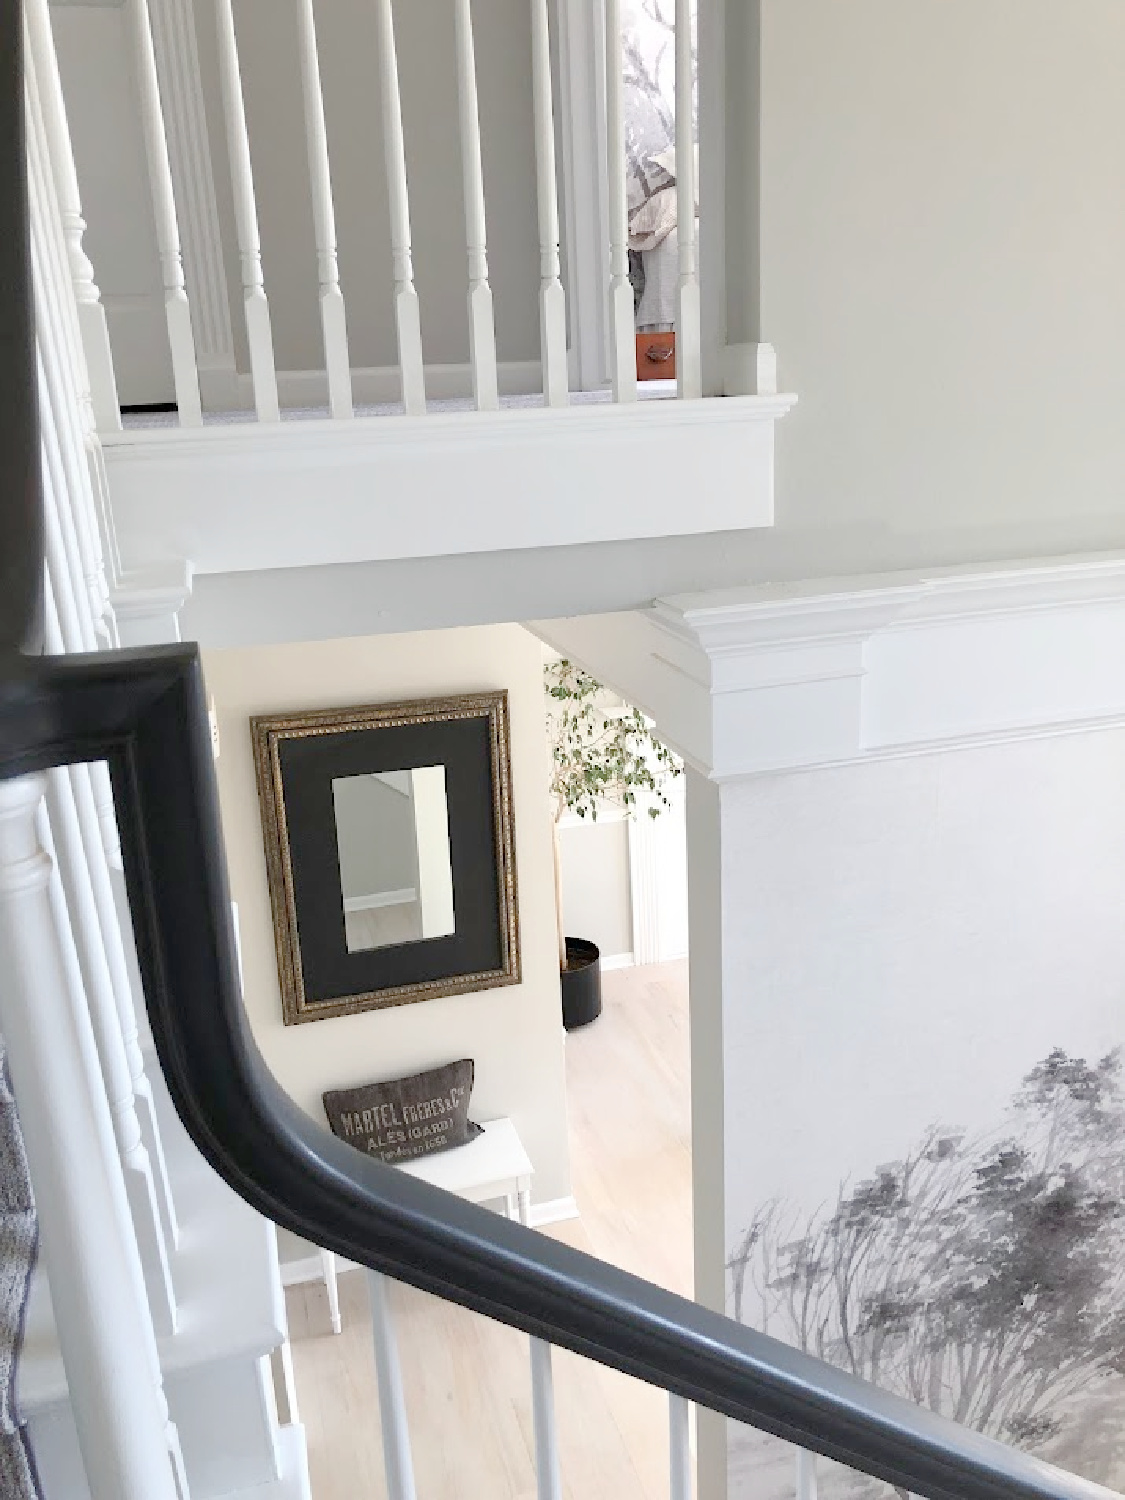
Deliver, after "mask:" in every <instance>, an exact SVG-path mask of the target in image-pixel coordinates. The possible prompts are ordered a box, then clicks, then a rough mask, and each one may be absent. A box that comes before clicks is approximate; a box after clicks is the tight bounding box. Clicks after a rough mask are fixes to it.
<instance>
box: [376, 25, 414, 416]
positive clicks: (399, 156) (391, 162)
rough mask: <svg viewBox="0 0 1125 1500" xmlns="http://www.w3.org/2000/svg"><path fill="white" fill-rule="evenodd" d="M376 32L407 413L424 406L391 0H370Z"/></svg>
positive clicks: (402, 372)
mask: <svg viewBox="0 0 1125 1500" xmlns="http://www.w3.org/2000/svg"><path fill="white" fill-rule="evenodd" d="M375 22H376V27H377V30H378V36H379V71H380V75H381V76H380V80H379V83H380V87H379V97H380V99H381V100H382V105H383V146H384V152H385V156H386V165H387V197H388V201H389V204H390V214H391V255H392V258H393V262H394V283H395V326H396V328H397V330H398V363H399V370H400V372H401V375H402V404H403V406H404V407H405V409H406V410H407V411H408V412H410V413H412V414H415V413H416V414H419V415H420V414H421V413H422V412H424V411H425V410H426V378H425V373H424V370H423V365H422V321H421V314H420V311H419V307H418V293H417V292H416V291H415V289H414V262H413V257H412V255H411V250H410V194H409V191H408V188H407V182H406V144H405V142H404V140H403V135H402V100H401V99H400V97H399V91H398V58H397V56H396V53H395V28H394V18H393V17H392V15H391V0H375Z"/></svg>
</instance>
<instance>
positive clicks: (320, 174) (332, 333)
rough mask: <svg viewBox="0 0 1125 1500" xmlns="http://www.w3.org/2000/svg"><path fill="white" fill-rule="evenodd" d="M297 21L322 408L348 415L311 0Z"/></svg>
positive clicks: (348, 381) (347, 366)
mask: <svg viewBox="0 0 1125 1500" xmlns="http://www.w3.org/2000/svg"><path fill="white" fill-rule="evenodd" d="M297 17H298V22H299V25H300V42H301V84H302V88H303V90H304V98H305V134H306V137H307V140H308V152H309V183H310V185H311V187H312V206H313V228H314V230H315V232H316V262H317V274H318V278H319V281H320V325H321V329H322V331H323V334H324V368H325V370H326V372H327V375H328V410H329V413H330V414H331V415H332V416H334V417H350V416H352V415H353V410H352V375H351V363H350V360H349V358H348V326H347V319H346V317H345V314H344V297H343V293H342V292H341V291H340V267H339V262H338V259H337V254H336V212H335V209H334V208H333V206H332V175H331V172H330V170H329V163H328V133H327V130H326V128H325V124H324V94H323V91H322V89H321V84H320V61H319V58H318V56H317V48H316V19H315V17H314V16H313V0H297Z"/></svg>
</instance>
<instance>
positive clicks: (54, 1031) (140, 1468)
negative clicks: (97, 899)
mask: <svg viewBox="0 0 1125 1500" xmlns="http://www.w3.org/2000/svg"><path fill="white" fill-rule="evenodd" d="M45 787H46V778H45V777H44V776H30V777H23V778H21V779H19V780H16V781H8V782H4V783H0V965H2V968H3V973H4V983H3V984H2V985H0V1032H2V1033H3V1036H4V1041H5V1046H6V1049H7V1054H8V1060H9V1065H10V1067H11V1073H12V1083H13V1087H14V1090H15V1095H16V1101H17V1105H18V1108H19V1112H20V1119H21V1123H22V1126H23V1132H24V1140H25V1145H26V1149H27V1156H28V1162H29V1166H30V1169H31V1177H32V1182H33V1185H34V1189H35V1200H36V1208H37V1210H38V1214H39V1221H40V1225H41V1230H42V1254H43V1260H44V1264H45V1266H46V1269H47V1277H48V1280H49V1282H50V1286H51V1300H52V1304H53V1307H54V1312H55V1319H56V1323H57V1328H58V1338H59V1347H60V1350H61V1353H62V1359H63V1365H64V1367H65V1370H66V1375H67V1384H68V1386H69V1389H70V1400H71V1405H72V1407H73V1410H74V1417H75V1422H76V1425H77V1428H78V1437H79V1443H80V1445H81V1449H82V1456H83V1461H84V1465H85V1468H86V1475H87V1480H88V1483H89V1488H90V1494H91V1497H92V1500H178V1495H179V1485H178V1483H177V1477H176V1473H175V1468H174V1460H173V1458H172V1455H171V1453H170V1451H169V1438H170V1436H171V1434H170V1433H169V1431H168V1423H167V1406H166V1403H165V1402H164V1400H163V1391H162V1388H161V1386H160V1384H159V1376H158V1371H157V1370H156V1368H155V1355H156V1346H155V1340H154V1339H153V1335H152V1325H151V1322H149V1321H148V1319H147V1317H146V1311H145V1308H144V1305H143V1301H142V1295H143V1294H142V1292H141V1289H140V1288H139V1286H138V1283H137V1269H136V1261H137V1253H136V1245H135V1242H134V1243H133V1244H132V1245H130V1235H129V1233H128V1223H127V1220H128V1210H127V1205H126V1203H125V1194H124V1185H123V1183H122V1181H121V1175H120V1171H119V1170H116V1171H115V1168H117V1163H116V1161H115V1160H114V1159H113V1156H112V1154H107V1153H106V1151H105V1149H104V1144H105V1138H106V1135H107V1133H108V1132H109V1130H110V1128H111V1127H110V1126H109V1124H108V1121H107V1120H106V1119H105V1115H106V1105H105V1098H104V1095H101V1096H99V1095H98V1093H97V1092H96V1090H95V1088H94V1087H92V1085H91V1080H92V1075H91V1070H90V1068H89V1066H88V1059H89V1057H90V1054H91V1053H92V1051H93V1039H92V1037H91V1036H90V1035H89V1018H88V1017H87V1016H85V1014H84V1012H83V1010H82V1008H81V1007H75V1006H74V1005H73V1003H72V999H71V994H70V986H71V984H72V982H73V976H72V974H70V973H68V963H67V960H66V958H65V956H64V943H65V942H66V941H67V939H68V936H69V934H68V933H67V932H66V930H65V928H62V929H60V927H59V904H60V903H62V904H63V905H65V902H64V898H63V896H62V891H61V887H60V886H59V884H58V876H57V872H56V871H55V868H54V865H53V861H52V859H51V857H50V854H49V853H48V852H47V850H46V848H45V847H44V843H43V840H42V837H41V831H40V826H39V809H40V805H41V803H42V798H43V792H44V790H45ZM52 887H54V888H55V892H56V895H55V899H54V900H53V899H52ZM71 961H72V963H73V961H74V960H73V949H72V950H71ZM95 1073H96V1069H95ZM78 1264H80V1265H81V1266H82V1267H84V1268H85V1274H83V1275H76V1274H75V1266H76V1265H78Z"/></svg>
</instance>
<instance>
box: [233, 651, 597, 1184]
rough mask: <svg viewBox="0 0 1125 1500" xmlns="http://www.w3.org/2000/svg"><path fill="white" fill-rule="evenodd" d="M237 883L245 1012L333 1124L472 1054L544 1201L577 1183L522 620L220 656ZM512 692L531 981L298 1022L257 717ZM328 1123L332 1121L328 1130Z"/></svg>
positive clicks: (279, 1066)
mask: <svg viewBox="0 0 1125 1500" xmlns="http://www.w3.org/2000/svg"><path fill="white" fill-rule="evenodd" d="M204 669H205V672H206V677H207V685H208V689H209V690H210V692H211V693H212V694H213V695H214V699H215V706H216V710H217V712H218V716H219V728H220V736H221V745H222V754H221V757H220V759H219V762H218V777H219V792H220V799H221V805H222V816H223V829H224V834H225V838H226V846H227V858H228V862H229V867H230V880H231V893H232V896H233V898H234V900H235V901H236V902H237V903H238V910H239V926H240V931H241V937H242V962H243V973H244V983H245V999H246V1007H247V1011H248V1013H249V1016H250V1022H251V1025H252V1027H253V1029H254V1034H255V1036H256V1038H257V1041H258V1043H259V1045H260V1047H261V1048H262V1052H263V1054H264V1056H265V1059H266V1062H267V1063H268V1064H269V1066H270V1068H271V1069H272V1070H273V1072H274V1074H275V1075H276V1077H277V1078H278V1080H279V1081H280V1083H281V1084H282V1086H283V1087H284V1088H285V1089H286V1090H287V1092H288V1093H289V1094H290V1095H291V1096H292V1097H293V1098H294V1099H295V1100H296V1101H297V1103H298V1104H300V1106H301V1107H302V1108H303V1109H305V1110H306V1111H307V1112H308V1113H309V1114H310V1115H311V1116H312V1117H313V1118H315V1119H316V1120H318V1121H319V1122H321V1123H324V1112H323V1107H322V1105H321V1100H320V1096H321V1093H322V1092H323V1090H325V1089H328V1088H339V1087H348V1086H350V1085H354V1084H361V1083H365V1082H368V1081H370V1080H373V1079H379V1078H387V1077H394V1076H397V1075H400V1074H405V1073H409V1072H413V1071H416V1070H418V1069H420V1068H426V1067H430V1066H433V1065H436V1064H440V1063H445V1062H451V1061H453V1060H454V1059H456V1058H460V1057H472V1058H474V1059H475V1060H476V1085H475V1088H474V1090H473V1099H472V1109H471V1113H472V1117H473V1118H474V1119H477V1120H488V1119H494V1118H497V1117H498V1116H503V1115H506V1116H510V1117H511V1119H513V1120H514V1121H515V1124H516V1128H517V1129H518V1130H519V1133H520V1137H521V1139H522V1140H523V1142H524V1144H525V1146H526V1147H527V1150H528V1154H529V1155H530V1157H531V1159H532V1162H533V1163H534V1165H535V1168H536V1176H535V1182H534V1194H533V1196H534V1198H535V1199H536V1200H537V1201H540V1202H542V1201H548V1200H551V1199H557V1198H564V1197H567V1196H568V1195H569V1193H570V1168H569V1159H568V1141H567V1117H566V1098H565V1093H564V1079H563V1031H562V1013H561V1003H560V998H559V977H558V948H557V944H556V941H555V918H554V900H553V896H552V882H553V855H552V851H551V832H550V826H549V823H548V812H547V799H546V794H545V787H546V777H547V768H546V737H545V730H544V723H543V713H542V702H543V689H542V665H541V653H540V647H539V643H538V642H537V641H536V640H534V639H533V638H532V637H531V636H530V635H528V634H527V633H526V632H525V631H523V630H521V629H519V628H518V627H517V626H501V627H497V628H493V629H484V630H466V631H461V632H458V633H456V634H449V635H442V636H440V637H438V636H432V635H431V636H427V635H413V636H396V637H383V638H378V639H357V640H349V641H329V642H318V643H315V644H306V645H302V646H290V647H273V648H265V649H256V650H241V651H209V652H207V653H206V654H205V658H204ZM495 688H507V689H508V692H509V703H510V711H511V732H512V779H513V796H514V812H515V829H516V865H517V871H518V876H519V892H520V932H521V946H522V960H523V982H522V984H519V985H513V986H509V987H507V988H501V989H493V990H486V991H484V992H482V993H480V994H472V995H461V996H450V997H448V998H443V999H438V1000H429V1001H426V1002H425V1003H424V1004H417V1005H404V1006H397V1007H394V1008H392V1009H388V1010H382V1011H370V1012H367V1013H366V1014H364V1015H357V1016H346V1017H341V1018H339V1019H335V1020H329V1021H318V1022H312V1023H309V1024H306V1025H303V1026H295V1027H286V1026H284V1025H283V1024H282V1020H281V999H280V995H279V991H278V981H277V965H276V959H275V950H274V943H273V926H272V922H271V918H270V905H269V893H268V889H267V885H266V872H265V860H264V855H263V852H262V830H261V822H260V819H259V815H258V799H257V792H256V789H255V781H254V765H253V759H252V755H251V749H250V730H249V717H250V715H252V714H257V713H265V712H272V711H280V710H285V709H299V708H314V707H315V708H330V707H337V706H338V707H343V706H346V705H349V704H354V703H371V702H379V701H384V700H385V701H397V700H401V699H406V698H412V697H425V696H428V695H433V694H445V693H457V692H468V691H474V692H476V691H485V690H489V689H495ZM325 1128H326V1129H327V1125H325Z"/></svg>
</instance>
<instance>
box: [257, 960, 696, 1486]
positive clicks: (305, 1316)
mask: <svg viewBox="0 0 1125 1500" xmlns="http://www.w3.org/2000/svg"><path fill="white" fill-rule="evenodd" d="M603 984H604V994H605V1011H604V1013H603V1014H602V1016H601V1017H600V1018H599V1020H598V1021H597V1022H595V1024H594V1025H592V1026H589V1027H586V1028H584V1029H583V1030H581V1031H578V1032H574V1033H573V1034H572V1035H571V1036H569V1037H568V1038H567V1044H566V1069H567V1084H568V1099H569V1105H570V1134H571V1152H572V1157H571V1165H572V1172H573V1179H574V1193H575V1197H576V1198H577V1200H578V1206H579V1211H580V1215H581V1217H580V1218H579V1219H578V1220H575V1221H571V1222H570V1223H566V1224H559V1225H556V1226H553V1227H552V1228H550V1229H548V1230H545V1231H544V1233H548V1234H553V1235H555V1236H557V1237H558V1238H559V1239H563V1240H566V1241H567V1242H568V1243H570V1244H573V1245H577V1246H579V1247H580V1248H582V1249H585V1250H589V1251H591V1252H592V1253H593V1254H595V1255H598V1256H600V1257H601V1258H602V1259H604V1260H607V1261H612V1262H613V1263H614V1264H616V1265H619V1266H623V1267H625V1268H627V1269H628V1270H631V1271H635V1272H636V1273H637V1274H639V1275H642V1276H646V1277H647V1278H648V1279H649V1280H651V1281H656V1282H659V1283H660V1284H661V1285H663V1286H666V1287H668V1288H670V1289H671V1290H674V1291H678V1292H681V1293H683V1294H685V1295H690V1294H691V1285H692V1265H691V1138H690V1124H689V1121H690V1098H689V1051H688V1016H687V965H686V963H674V964H660V965H653V966H651V967H648V968H637V969H621V970H616V971H613V972H610V973H608V974H606V975H605V976H604V981H603ZM287 1300H288V1307H289V1325H290V1336H291V1338H292V1343H293V1362H294V1367H295V1370H296V1379H297V1398H298V1402H299V1404H300V1415H301V1420H302V1421H303V1422H304V1424H305V1430H306V1434H307V1437H308V1446H309V1466H310V1470H311V1474H312V1488H313V1500H385V1496H386V1484H385V1480H384V1476H383V1458H382V1447H381V1443H380V1438H379V1408H378V1397H377V1395H376V1389H375V1373H374V1365H373V1358H372V1352H371V1323H370V1316H369V1313H368V1309H367V1292H366V1283H365V1278H364V1277H363V1275H362V1274H360V1273H356V1272H349V1273H347V1274H345V1275H343V1276H341V1278H340V1300H341V1305H342V1311H343V1318H344V1331H343V1333H342V1334H340V1335H338V1336H333V1334H332V1333H331V1332H330V1330H329V1325H328V1306H327V1301H326V1299H325V1294H324V1289H323V1287H322V1286H320V1285H318V1284H315V1283H313V1284H310V1285H307V1286H298V1287H291V1288H290V1289H289V1291H288V1293H287ZM392 1301H393V1307H394V1311H395V1315H396V1320H397V1327H398V1335H399V1344H400V1353H401V1357H402V1363H403V1376H404V1383H405V1387H406V1402H407V1408H408V1411H409V1414H410V1426H411V1433H412V1438H413V1444H414V1464H415V1471H416V1476H417V1481H418V1493H419V1495H420V1496H421V1497H424V1500H508V1497H511V1500H533V1496H534V1493H535V1478H534V1467H533V1451H534V1448H533V1437H532V1423H531V1389H530V1380H529V1375H528V1352H527V1340H526V1339H525V1338H524V1337H523V1336H522V1335H520V1334H517V1333H515V1332H513V1331H512V1330H511V1329H507V1328H502V1327H500V1326H499V1325H498V1324H495V1323H491V1322H489V1321H488V1320H487V1319H485V1318H481V1317H478V1316H477V1315H476V1314H474V1313H469V1312H464V1311H463V1310H461V1309H460V1308H455V1307H451V1306H449V1305H448V1304H447V1303H443V1302H440V1301H438V1300H436V1299H435V1298H433V1297H429V1296H427V1295H425V1294H424V1293H422V1292H416V1291H413V1290H411V1289H410V1288H408V1287H399V1286H396V1287H395V1288H394V1289H393V1298H392ZM554 1360H555V1396H556V1409H557V1419H558V1432H559V1448H560V1454H561V1464H562V1474H563V1492H564V1495H565V1496H566V1497H567V1500H601V1497H606V1500H665V1497H666V1496H667V1494H668V1460H667V1445H668V1423H667V1398H666V1396H665V1395H664V1393H663V1392H662V1391H656V1390H653V1389H651V1388H650V1387H648V1386H644V1385H642V1384H641V1383H640V1382H638V1381H635V1380H630V1379H629V1378H628V1377H627V1376H624V1375H618V1374H616V1373H614V1372H612V1371H608V1370H605V1369H603V1368H601V1367H600V1366H597V1365H595V1364H592V1363H591V1362H589V1361H588V1360H583V1359H580V1358H578V1357H577V1356H576V1355H571V1354H567V1353H565V1352H563V1351H559V1350H556V1351H555V1356H554Z"/></svg>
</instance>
